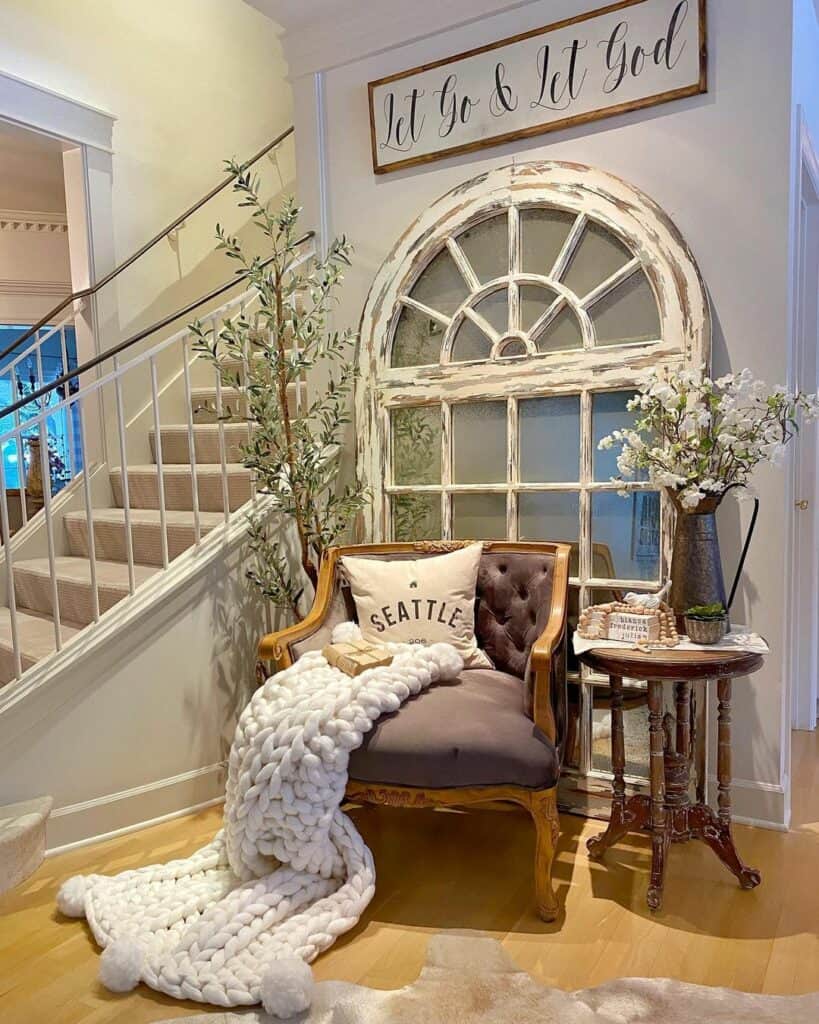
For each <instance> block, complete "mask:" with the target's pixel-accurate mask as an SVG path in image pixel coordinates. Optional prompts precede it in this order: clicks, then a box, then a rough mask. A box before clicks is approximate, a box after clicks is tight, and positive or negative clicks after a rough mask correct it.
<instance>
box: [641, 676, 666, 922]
mask: <svg viewBox="0 0 819 1024" xmlns="http://www.w3.org/2000/svg"><path fill="white" fill-rule="evenodd" d="M648 734H649V755H650V762H649V776H650V780H651V879H650V881H649V885H648V893H647V894H646V901H647V903H648V905H649V907H651V909H652V910H658V909H659V907H660V905H661V904H662V901H663V884H664V881H665V864H666V860H667V854H668V831H667V830H666V823H665V742H664V739H665V737H664V732H663V684H662V683H661V682H660V681H658V680H656V679H650V680H649V682H648Z"/></svg>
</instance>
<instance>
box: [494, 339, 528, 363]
mask: <svg viewBox="0 0 819 1024" xmlns="http://www.w3.org/2000/svg"><path fill="white" fill-rule="evenodd" d="M528 354H529V351H528V349H527V348H526V342H525V341H522V340H521V339H520V338H507V339H506V341H505V342H504V343H503V345H502V346H501V348H500V356H501V357H502V358H503V359H513V358H515V359H520V357H521V356H525V355H528Z"/></svg>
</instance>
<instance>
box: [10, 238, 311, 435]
mask: <svg viewBox="0 0 819 1024" xmlns="http://www.w3.org/2000/svg"><path fill="white" fill-rule="evenodd" d="M315 236H316V233H315V231H307V232H305V234H303V235H301V236H300V237H299V238H297V239H296V240H295V242H294V243H293V245H303V244H304V242H307V241H309V240H310V239H311V238H315ZM274 258H275V257H273V256H270V257H269V258H268V259H266V260H262V262H261V263H260V264H259V266H260V267H266V266H267V265H268V264H269V263H272V261H273V259H274ZM249 276H250V275H249V273H247V272H246V273H242V274H236V275H235V276H234V277H232V278H231V279H230V281H226V282H225V284H220V285H219V287H218V288H214V289H213V291H210V292H208V293H207V295H202V296H201V297H200V298H198V299H195V300H194V301H193V302H189V303H188V305H187V306H183V307H182V309H178V310H177V311H176V312H175V313H170V314H169V315H168V316H166V317H163V318H162V319H161V320H157V322H156V323H154V324H151V326H150V327H144V328H143V329H142V330H141V331H137V333H136V334H134V335H132V336H131V337H130V338H126V339H125V341H121V342H120V343H119V344H118V345H114V346H113V348H109V349H106V351H105V352H101V353H100V354H99V355H97V356H94V357H93V359H89V360H88V361H87V362H85V363H83V364H82V366H77V367H76V368H75V369H73V370H69V371H67V372H66V373H64V374H62V376H60V377H55V379H54V380H53V381H51V383H50V384H44V385H43V386H42V387H40V388H38V389H37V390H36V391H32V393H31V394H30V395H26V396H25V397H24V398H18V399H17V401H16V402H14V403H12V404H11V405H8V406H6V408H5V409H0V420H2V419H5V417H6V416H11V415H13V414H14V413H15V412H17V410H18V409H23V408H24V407H25V406H27V405H30V404H31V403H32V402H36V401H37V399H38V398H42V397H43V396H44V395H47V394H48V393H49V392H50V391H54V390H56V389H57V388H59V387H62V386H63V384H67V383H68V382H69V381H71V380H74V378H75V377H79V376H80V374H82V373H87V372H88V371H89V370H93V369H94V368H95V367H97V366H99V365H100V363H104V362H105V360H106V359H111V358H112V357H113V356H118V355H119V354H120V353H121V352H124V351H125V350H126V349H129V348H130V347H131V346H132V345H136V344H137V342H140V341H143V340H144V339H145V338H147V337H148V336H149V335H151V334H153V333H154V332H155V331H161V330H162V328H163V327H167V326H168V325H169V324H172V323H173V322H174V320H179V319H180V318H181V317H183V316H187V315H188V313H192V312H193V311H194V310H195V309H198V308H199V306H203V305H204V304H205V303H206V302H210V301H211V300H212V299H216V298H218V297H219V296H220V295H222V294H223V293H224V292H227V291H230V289H231V288H234V287H235V286H236V285H237V284H239V282H240V281H245V280H247V278H248V277H249Z"/></svg>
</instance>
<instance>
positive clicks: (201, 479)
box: [111, 463, 251, 512]
mask: <svg viewBox="0 0 819 1024" xmlns="http://www.w3.org/2000/svg"><path fill="white" fill-rule="evenodd" d="M226 473H227V485H228V507H229V510H230V511H231V512H235V511H236V509H238V508H241V506H242V505H244V503H245V502H246V501H248V499H249V498H250V479H251V478H250V470H249V469H245V467H244V466H242V465H239V464H238V463H228V464H227V466H226ZM221 474H222V469H221V466H219V465H199V464H198V463H197V466H196V481H197V488H198V493H199V508H200V509H201V510H202V511H205V512H218V511H222V510H223V507H224V506H223V503H222V475H221ZM162 476H163V481H164V487H165V508H167V509H171V510H185V509H187V510H190V509H192V508H193V488H192V485H191V468H190V466H189V465H171V464H169V465H167V466H166V465H163V467H162ZM111 489H112V491H113V494H114V502H115V503H116V504H117V505H119V506H122V505H123V504H124V502H123V494H122V470H121V469H120V468H119V467H118V468H116V469H113V470H111ZM128 497H129V500H130V505H131V508H153V509H157V508H159V481H158V471H157V467H156V466H155V465H153V464H150V465H145V466H129V467H128Z"/></svg>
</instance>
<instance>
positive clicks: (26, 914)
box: [0, 733, 819, 1024]
mask: <svg viewBox="0 0 819 1024" xmlns="http://www.w3.org/2000/svg"><path fill="white" fill-rule="evenodd" d="M793 771H794V780H795V791H794V808H793V820H794V825H793V828H792V830H791V831H790V832H788V833H777V832H771V831H766V830H763V829H751V828H743V827H737V829H736V833H737V845H738V847H739V849H740V850H741V852H742V854H743V856H744V857H745V859H746V860H747V862H748V863H749V864H751V865H753V866H754V867H758V868H760V869H761V871H762V874H763V883H762V885H761V886H760V888H758V889H756V890H754V891H753V892H742V891H741V890H740V889H739V888H738V887H737V885H736V883H735V881H734V880H733V878H732V877H731V876H730V875H729V874H728V872H727V871H726V870H725V869H724V868H723V867H722V866H721V865H720V864H719V863H718V862H717V860H716V858H715V857H713V855H712V854H711V853H710V852H709V851H708V850H706V849H705V848H704V847H703V846H702V845H701V844H694V843H691V844H689V845H688V846H685V847H676V848H673V849H672V851H671V860H670V863H669V869H668V880H667V884H666V893H665V909H664V910H663V911H661V912H660V913H659V914H656V915H652V914H651V913H650V912H649V911H648V910H647V909H646V905H645V889H646V883H647V868H648V845H647V843H646V841H645V840H644V839H642V838H639V837H637V838H635V837H632V838H631V839H630V840H629V841H628V842H627V843H626V844H625V845H624V846H620V847H618V848H616V849H615V850H612V851H611V852H610V853H609V854H608V855H607V860H606V862H604V863H603V864H591V863H590V862H589V861H588V859H587V858H586V855H585V840H586V838H587V837H588V836H590V835H593V834H595V833H596V832H597V831H599V830H600V829H601V827H602V826H601V823H600V822H599V821H591V820H584V819H582V818H576V817H571V816H569V815H564V816H563V817H562V838H561V842H560V847H559V853H558V860H557V864H556V871H555V876H556V887H557V890H558V895H559V898H560V901H561V904H562V905H563V906H564V907H565V915H564V916H563V917H562V918H561V920H559V921H558V922H556V923H555V924H551V925H549V924H544V923H543V922H542V921H540V920H539V919H538V918H537V917H536V916H535V915H534V913H533V910H532V876H531V869H532V860H533V855H534V834H533V831H532V827H531V824H530V822H529V820H528V818H527V816H526V815H525V814H522V813H518V812H517V811H510V812H508V813H501V812H497V811H491V810H474V811H471V812H469V813H464V814H461V813H441V812H433V811H419V810H396V809H391V808H362V809H359V810H355V811H354V812H353V814H354V817H355V820H356V823H357V825H358V827H359V828H360V829H361V832H362V835H363V836H364V838H365V840H366V841H367V843H369V845H370V846H371V847H372V850H373V853H374V854H375V862H376V865H377V870H378V890H377V893H376V897H375V899H374V900H373V902H372V904H371V905H370V907H369V909H368V911H367V913H366V914H365V916H364V919H363V920H362V921H361V922H360V923H359V925H358V926H357V927H356V928H355V929H354V930H353V931H352V932H350V933H349V934H348V935H346V936H344V937H343V938H342V939H341V940H340V941H339V942H338V943H337V944H336V945H335V946H334V947H333V948H332V949H331V950H329V951H328V952H327V953H325V954H324V955H323V956H322V957H321V958H320V959H319V960H318V961H317V963H316V965H315V971H316V975H317V977H318V978H319V979H325V978H336V979H344V980H348V981H355V982H360V983H362V984H366V985H370V986H373V987H377V988H398V987H400V986H402V985H405V984H407V983H408V982H410V981H412V980H413V979H414V978H415V977H416V976H417V974H418V971H419V969H420V967H421V964H422V962H423V958H424V950H425V947H426V943H427V941H428V939H429V937H430V935H432V934H434V933H435V932H436V931H439V930H440V929H444V928H469V929H480V930H483V931H486V932H489V933H491V934H492V935H495V936H496V937H497V938H499V939H501V940H502V941H503V944H504V946H505V947H506V948H507V950H508V951H509V953H510V954H511V955H512V956H513V957H514V959H515V960H516V961H517V962H518V964H519V965H520V966H521V967H522V968H524V969H525V970H528V971H529V972H531V973H532V974H533V975H534V976H535V977H537V978H539V979H541V980H542V981H543V982H545V983H547V984H550V985H556V986H560V987H562V988H565V989H575V988H582V987H586V986H589V985H596V984H599V983H601V982H603V981H606V980H608V979H610V978H616V977H623V976H649V977H651V976H654V977H673V978H679V979H682V980H685V981H692V982H698V983H701V984H706V985H727V986H730V987H733V988H738V989H743V990H745V991H749V992H771V993H801V992H809V991H816V990H819V884H817V873H818V871H819V733H815V734H811V733H795V734H794V760H793ZM220 816H221V808H219V807H216V808H212V809H210V810H208V811H205V812H203V813H201V814H196V815H192V816H190V817H187V818H182V819H179V820H177V821H172V822H168V823H166V824H164V825H158V826H155V827H154V828H151V829H145V830H143V831H142V832H138V833H135V834H134V835H129V836H123V837H122V838H119V839H114V840H111V841H109V842H106V843H100V844H98V845H96V846H91V847H86V848H84V849H80V850H76V851H73V852H70V853H66V854H63V855H61V856H58V857H54V858H51V859H49V860H47V861H46V862H45V864H44V865H43V866H42V867H41V868H40V870H39V871H38V872H37V873H36V874H35V875H34V876H33V877H32V878H31V879H30V880H29V881H28V882H27V883H25V884H24V885H22V886H20V887H19V888H18V889H17V890H15V891H14V892H13V893H9V894H7V895H6V896H5V897H4V898H2V899H0V1020H2V1022H3V1024H40V1022H43V1024H46V1022H47V1024H104V1022H107V1021H127V1022H128V1024H143V1022H146V1024H147V1022H151V1021H156V1020H160V1019H162V1018H165V1017H176V1016H179V1017H182V1016H185V1015H186V1014H189V1013H191V1012H194V1011H197V1010H198V1011H199V1012H201V1011H202V1010H203V1009H205V1008H203V1007H201V1006H198V1005H197V1004H194V1003H179V1002H176V1001H175V1000H172V999H167V998H165V997H164V996H161V995H158V994H157V993H155V992H152V991H151V990H150V989H148V988H145V987H144V986H140V987H139V988H138V989H137V990H136V991H134V992H132V993H130V994H129V995H126V996H117V995H112V994H111V993H108V992H106V991H105V989H103V988H102V987H101V986H100V984H99V982H98V981H97V979H96V974H97V968H98V961H99V955H98V952H97V950H96V948H95V946H94V942H93V940H92V939H91V937H90V934H89V932H88V929H87V927H86V925H85V924H84V923H83V922H78V921H69V920H64V919H61V918H60V916H59V915H58V914H57V912H56V910H55V909H54V894H55V892H56V890H57V886H58V885H59V883H60V882H61V881H62V880H63V879H64V878H66V877H68V876H69V875H73V874H76V873H78V872H82V873H89V872H98V873H114V872H118V871H123V870H125V869H126V868H134V867H137V866H139V865H141V864H148V863H151V862H155V861H165V860H169V859H171V858H174V857H181V856H184V855H186V854H187V853H189V852H191V851H193V850H195V849H196V848H197V847H198V846H200V845H202V844H203V843H204V842H206V841H207V840H208V839H209V838H210V836H211V835H212V834H213V832H214V831H215V830H216V828H217V827H218V826H219V824H220Z"/></svg>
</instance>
